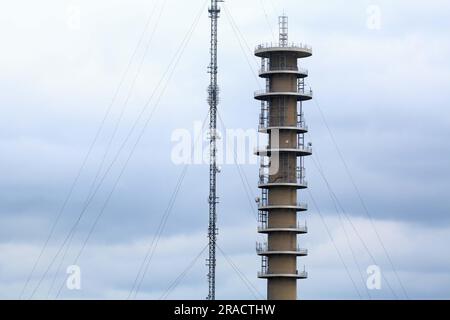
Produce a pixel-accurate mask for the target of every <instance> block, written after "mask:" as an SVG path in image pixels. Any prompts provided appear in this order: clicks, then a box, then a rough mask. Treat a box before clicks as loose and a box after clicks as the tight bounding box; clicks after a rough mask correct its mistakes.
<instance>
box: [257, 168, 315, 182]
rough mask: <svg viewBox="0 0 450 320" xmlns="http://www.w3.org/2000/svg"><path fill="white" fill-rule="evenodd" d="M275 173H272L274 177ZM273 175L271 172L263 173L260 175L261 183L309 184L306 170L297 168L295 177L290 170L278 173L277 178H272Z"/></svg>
mask: <svg viewBox="0 0 450 320" xmlns="http://www.w3.org/2000/svg"><path fill="white" fill-rule="evenodd" d="M273 176H274V175H272V177H273ZM270 177H271V175H270V174H269V173H261V174H260V175H259V184H260V185H264V184H270V183H295V184H298V185H307V184H308V182H307V181H306V179H305V175H304V170H301V169H300V170H296V175H295V176H294V177H293V176H292V175H291V174H290V172H289V171H282V172H278V173H277V174H276V178H275V179H272V181H271V179H270Z"/></svg>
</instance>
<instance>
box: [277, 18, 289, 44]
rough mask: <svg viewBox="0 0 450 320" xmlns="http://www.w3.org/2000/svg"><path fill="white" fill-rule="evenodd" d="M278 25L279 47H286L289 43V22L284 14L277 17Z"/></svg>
mask: <svg viewBox="0 0 450 320" xmlns="http://www.w3.org/2000/svg"><path fill="white" fill-rule="evenodd" d="M278 24H279V28H280V47H287V46H288V42H289V38H288V33H289V29H288V28H289V21H288V17H287V16H286V15H285V14H284V13H283V15H282V16H280V17H278Z"/></svg>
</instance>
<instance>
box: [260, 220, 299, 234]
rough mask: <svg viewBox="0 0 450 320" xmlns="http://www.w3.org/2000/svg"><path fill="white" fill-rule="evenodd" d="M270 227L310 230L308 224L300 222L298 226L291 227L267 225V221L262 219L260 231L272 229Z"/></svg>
mask: <svg viewBox="0 0 450 320" xmlns="http://www.w3.org/2000/svg"><path fill="white" fill-rule="evenodd" d="M270 229H295V230H299V231H301V232H304V233H307V232H308V226H307V225H306V224H300V222H297V226H290V227H283V228H281V227H269V226H268V225H267V222H262V221H260V225H259V227H258V231H263V230H270Z"/></svg>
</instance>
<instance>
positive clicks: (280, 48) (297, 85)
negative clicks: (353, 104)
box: [255, 16, 312, 300]
mask: <svg viewBox="0 0 450 320" xmlns="http://www.w3.org/2000/svg"><path fill="white" fill-rule="evenodd" d="M279 28H280V33H279V43H276V44H273V43H271V44H264V45H260V46H258V47H257V48H256V51H255V55H256V56H257V57H260V58H261V61H262V62H261V70H260V77H261V78H264V79H266V88H265V90H262V91H258V92H256V93H255V99H257V100H260V101H261V115H260V123H259V131H260V132H262V133H267V134H269V144H268V146H267V147H264V148H261V149H259V150H258V151H257V155H259V156H260V157H261V168H260V180H259V188H260V189H261V190H262V198H261V199H260V202H259V223H260V225H259V228H258V232H259V233H262V234H267V238H268V241H267V243H265V244H261V243H258V244H257V253H258V255H260V256H262V270H261V272H259V273H258V277H259V278H263V279H267V298H268V299H270V300H295V299H297V280H298V279H305V278H307V276H308V275H307V273H306V271H304V270H303V271H300V272H299V271H298V270H297V257H299V256H300V257H301V256H306V255H307V254H308V251H307V250H306V249H301V248H300V247H299V246H298V244H297V235H299V234H306V233H307V232H308V229H307V226H306V223H305V224H299V223H298V222H297V213H298V212H304V211H306V210H307V208H308V207H307V205H306V204H304V203H299V202H298V199H297V193H298V190H301V189H306V188H307V187H308V184H307V182H306V181H305V168H304V157H306V156H310V155H312V148H311V145H310V144H308V145H305V133H306V132H308V127H307V126H306V124H305V119H304V115H303V102H304V101H307V100H311V99H312V91H311V90H310V89H309V90H307V89H306V87H305V78H306V77H307V76H308V71H307V70H305V69H302V68H299V66H298V59H301V58H306V57H309V56H311V55H312V50H311V48H310V47H308V46H305V45H301V44H290V43H289V41H288V18H287V17H286V16H282V17H280V18H279Z"/></svg>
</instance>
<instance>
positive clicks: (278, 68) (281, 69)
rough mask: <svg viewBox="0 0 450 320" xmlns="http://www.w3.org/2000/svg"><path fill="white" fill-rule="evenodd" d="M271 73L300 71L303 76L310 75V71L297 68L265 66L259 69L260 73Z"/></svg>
mask: <svg viewBox="0 0 450 320" xmlns="http://www.w3.org/2000/svg"><path fill="white" fill-rule="evenodd" d="M271 71H298V72H300V73H301V74H306V75H308V70H306V69H304V68H299V67H297V66H272V65H264V66H262V67H261V69H259V73H260V74H261V73H266V72H271Z"/></svg>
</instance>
